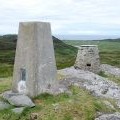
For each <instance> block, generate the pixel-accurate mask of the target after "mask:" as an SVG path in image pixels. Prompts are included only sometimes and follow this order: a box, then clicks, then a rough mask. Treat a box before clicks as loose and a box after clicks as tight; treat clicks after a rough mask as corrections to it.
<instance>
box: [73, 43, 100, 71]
mask: <svg viewBox="0 0 120 120" xmlns="http://www.w3.org/2000/svg"><path fill="white" fill-rule="evenodd" d="M74 67H75V68H79V69H82V70H88V71H91V72H94V73H98V72H99V71H100V60H99V50H98V47H97V45H81V46H80V47H79V50H78V54H77V58H76V62H75V65H74Z"/></svg>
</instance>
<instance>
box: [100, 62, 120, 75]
mask: <svg viewBox="0 0 120 120" xmlns="http://www.w3.org/2000/svg"><path fill="white" fill-rule="evenodd" d="M100 69H101V71H103V72H105V74H107V75H113V76H116V77H120V68H117V67H115V66H111V65H108V64H102V65H101V66H100Z"/></svg>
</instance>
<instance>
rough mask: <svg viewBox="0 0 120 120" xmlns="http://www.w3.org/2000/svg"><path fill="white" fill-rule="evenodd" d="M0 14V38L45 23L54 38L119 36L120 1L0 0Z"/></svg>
mask: <svg viewBox="0 0 120 120" xmlns="http://www.w3.org/2000/svg"><path fill="white" fill-rule="evenodd" d="M0 12H1V13H0V34H8V33H17V32H18V24H19V22H20V21H47V22H51V27H52V33H53V34H61V35H62V34H64V35H67V34H71V35H120V0H0Z"/></svg>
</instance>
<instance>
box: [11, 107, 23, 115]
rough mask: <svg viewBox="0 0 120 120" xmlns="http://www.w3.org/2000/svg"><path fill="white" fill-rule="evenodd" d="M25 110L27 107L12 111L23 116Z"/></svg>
mask: <svg viewBox="0 0 120 120" xmlns="http://www.w3.org/2000/svg"><path fill="white" fill-rule="evenodd" d="M24 109H25V107H19V108H14V109H12V112H14V113H17V114H21V113H22V112H23V110H24Z"/></svg>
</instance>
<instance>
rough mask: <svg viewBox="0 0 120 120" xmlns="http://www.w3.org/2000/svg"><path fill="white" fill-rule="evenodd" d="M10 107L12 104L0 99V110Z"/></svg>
mask: <svg viewBox="0 0 120 120" xmlns="http://www.w3.org/2000/svg"><path fill="white" fill-rule="evenodd" d="M9 107H10V104H8V103H6V102H3V101H0V110H4V109H8V108H9Z"/></svg>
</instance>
